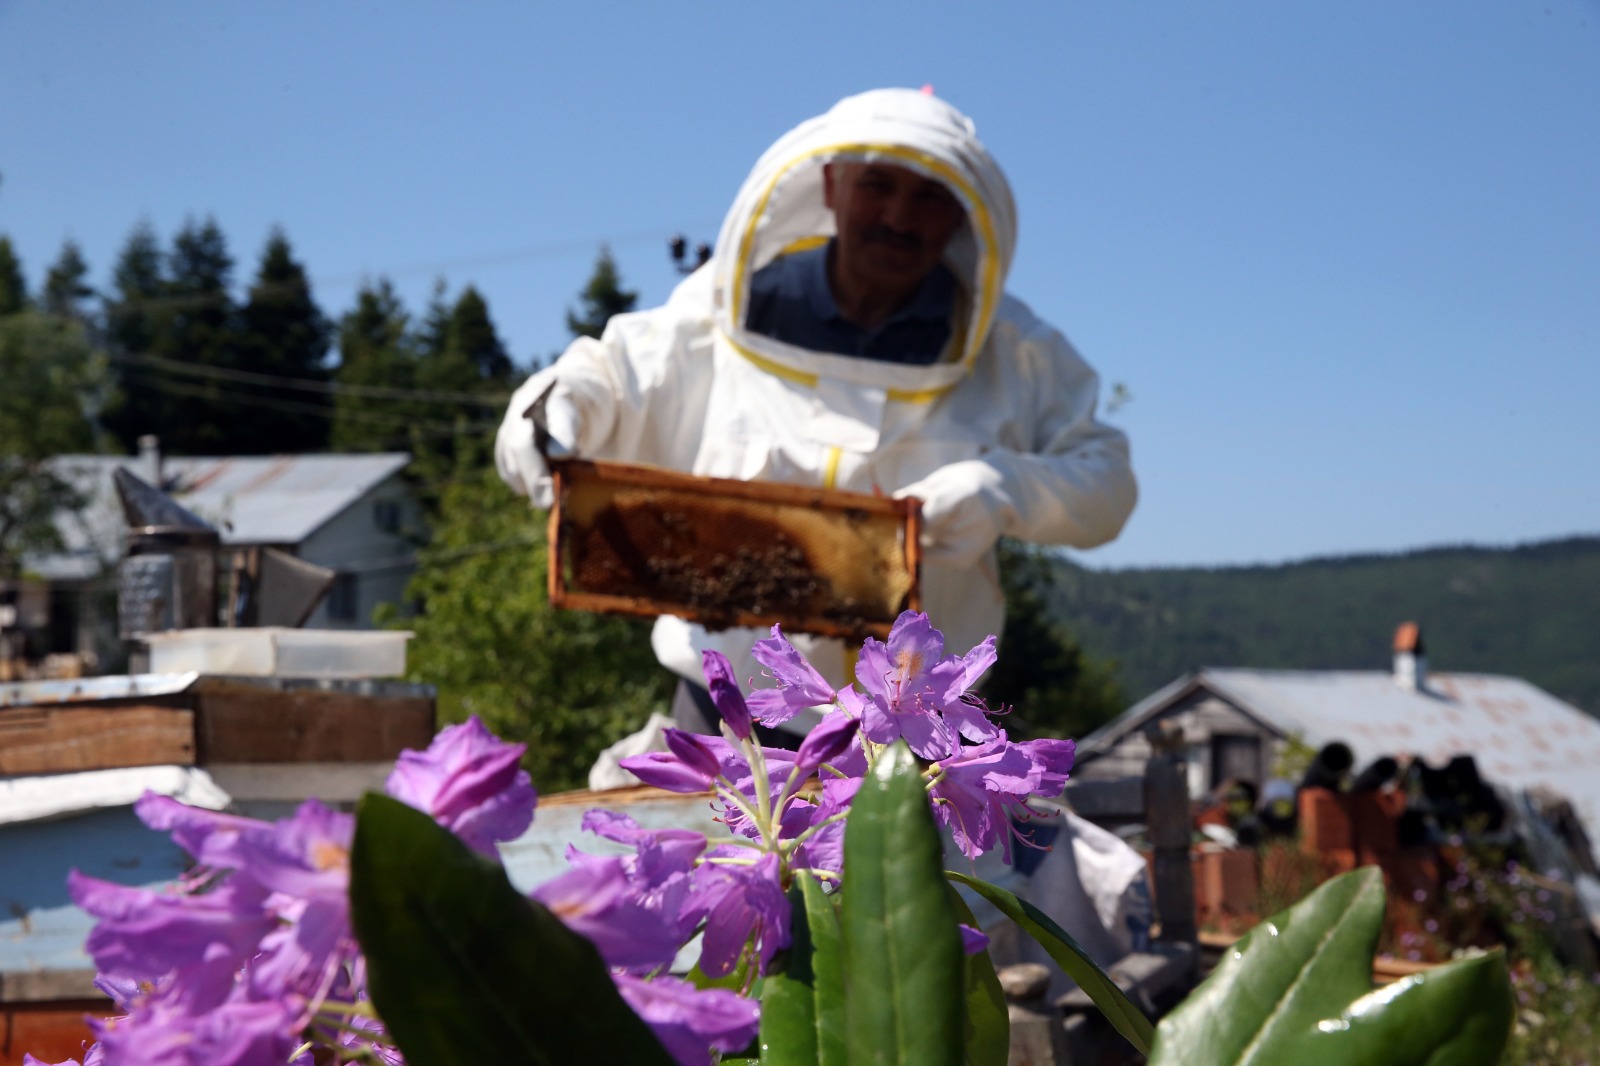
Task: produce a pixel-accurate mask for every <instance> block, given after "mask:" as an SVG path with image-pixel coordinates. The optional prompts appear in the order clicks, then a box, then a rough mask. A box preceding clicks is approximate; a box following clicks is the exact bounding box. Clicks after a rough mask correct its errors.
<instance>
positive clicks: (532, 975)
mask: <svg viewBox="0 0 1600 1066" xmlns="http://www.w3.org/2000/svg"><path fill="white" fill-rule="evenodd" d="M350 905H351V918H352V922H353V924H354V927H355V934H356V939H357V940H358V941H360V943H361V948H362V951H363V952H364V953H365V955H366V958H367V973H368V986H369V990H370V993H371V996H372V1001H373V1003H374V1004H375V1005H376V1006H377V1008H378V1013H379V1014H380V1015H381V1016H382V1017H383V1019H384V1023H385V1024H386V1025H387V1026H388V1028H389V1032H390V1033H391V1034H392V1035H393V1036H394V1039H395V1042H396V1043H397V1044H398V1045H399V1046H400V1049H401V1051H402V1052H404V1054H405V1057H406V1062H407V1063H409V1066H468V1064H473V1066H476V1064H479V1063H485V1062H516V1063H529V1064H535V1066H544V1064H547V1063H548V1064H550V1066H560V1064H567V1063H573V1062H584V1061H588V1062H628V1063H648V1064H651V1066H672V1058H671V1057H670V1056H669V1055H668V1054H667V1053H666V1051H665V1050H664V1049H663V1048H662V1047H661V1045H660V1043H659V1042H658V1041H657V1040H656V1038H655V1036H654V1034H652V1033H651V1032H650V1030H649V1029H648V1028H647V1027H646V1026H645V1024H644V1022H642V1021H640V1020H639V1017H638V1016H637V1015H635V1014H634V1013H633V1011H632V1010H630V1009H629V1008H628V1006H627V1004H626V1003H624V1002H623V1001H622V997H621V996H619V995H618V994H617V990H616V987H615V986H614V985H613V984H612V983H611V978H610V976H609V974H607V972H606V968H605V964H604V963H602V962H601V960H600V955H599V953H598V952H596V951H595V949H594V946H593V945H592V944H590V943H589V942H588V941H587V940H585V939H584V938H583V937H581V936H578V935H577V934H576V933H574V932H572V931H571V930H569V929H568V928H567V927H566V926H564V925H562V924H561V922H560V920H559V919H557V918H556V917H555V916H554V915H553V914H551V913H550V912H549V911H548V910H546V909H545V908H544V907H542V906H540V905H539V904H538V903H536V902H535V901H533V900H530V899H528V898H527V897H525V896H523V895H522V894H521V893H519V892H518V891H517V890H516V889H515V888H513V887H512V886H511V883H510V882H509V881H508V880H507V879H506V875H505V871H504V870H503V869H502V868H501V867H499V866H498V865H496V864H494V863H491V862H489V861H488V860H486V859H484V858H482V857H481V856H479V855H477V854H475V853H474V852H472V850H471V849H469V848H468V847H467V846H466V845H465V844H462V843H461V841H459V840H458V839H456V837H455V835H454V834H453V833H451V832H450V831H449V830H447V829H445V828H443V827H442V826H440V825H438V824H437V823H436V822H434V820H433V819H432V818H430V817H428V815H426V814H424V813H422V812H421V811H418V810H414V809H413V808H411V807H408V806H406V805H405V804H403V803H400V802H399V801H397V800H393V799H390V798H389V797H387V796H382V795H378V794H376V793H368V794H367V795H366V796H365V797H363V798H362V800H361V803H360V805H359V807H358V808H357V813H356V835H355V844H354V846H353V848H352V849H351V854H350Z"/></svg>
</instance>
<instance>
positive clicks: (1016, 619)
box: [982, 540, 1127, 737]
mask: <svg viewBox="0 0 1600 1066" xmlns="http://www.w3.org/2000/svg"><path fill="white" fill-rule="evenodd" d="M1052 573H1053V568H1052V566H1051V565H1050V560H1049V558H1048V557H1047V556H1045V555H1043V554H1042V553H1041V552H1040V550H1039V549H1037V548H1034V547H1032V546H1030V545H1026V544H1023V543H1021V542H1020V541H1011V540H1002V541H1001V542H1000V584H1001V587H1002V588H1003V589H1004V590H1005V597H1006V622H1005V631H1004V636H1003V638H1002V641H1001V648H1000V658H999V661H997V662H996V663H995V665H994V666H993V667H992V668H991V669H990V671H989V673H988V674H987V675H986V676H985V677H984V679H983V689H982V691H983V698H984V699H985V700H987V701H988V703H989V705H990V706H991V707H995V708H999V707H1002V706H1003V707H1006V708H1011V709H1014V711H1015V714H1016V717H1015V718H1014V719H1013V720H1012V722H1011V725H1010V726H1009V728H1010V729H1011V731H1012V732H1013V733H1016V734H1018V735H1019V736H1020V735H1027V736H1035V737H1037V736H1051V737H1081V736H1083V735H1085V734H1087V733H1090V732H1092V731H1093V730H1094V729H1095V728H1096V727H1098V726H1101V725H1104V724H1105V723H1106V722H1109V721H1110V720H1111V719H1113V718H1115V717H1116V716H1117V715H1118V714H1120V713H1122V710H1123V708H1124V707H1126V705H1127V704H1126V702H1125V701H1124V700H1123V698H1122V692H1121V689H1120V688H1119V687H1118V685H1117V683H1116V672H1115V669H1114V667H1113V666H1112V665H1111V664H1108V663H1102V662H1099V661H1097V660H1095V659H1093V658H1091V657H1090V656H1089V655H1088V654H1086V653H1085V652H1084V650H1083V648H1082V647H1081V646H1079V644H1078V642H1077V640H1075V639H1074V638H1073V637H1072V635H1071V634H1070V633H1067V632H1066V631H1065V630H1063V629H1062V628H1061V627H1060V626H1059V625H1057V624H1056V623H1055V622H1053V621H1052V620H1051V618H1050V610H1049V604H1048V602H1047V600H1046V595H1047V593H1048V591H1049V589H1050V586H1051V583H1052V580H1053V578H1052V577H1051V575H1052Z"/></svg>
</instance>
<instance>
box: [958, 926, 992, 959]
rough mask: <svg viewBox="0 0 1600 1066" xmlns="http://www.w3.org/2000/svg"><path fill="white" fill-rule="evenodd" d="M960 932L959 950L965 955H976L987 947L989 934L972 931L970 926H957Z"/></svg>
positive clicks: (978, 930)
mask: <svg viewBox="0 0 1600 1066" xmlns="http://www.w3.org/2000/svg"><path fill="white" fill-rule="evenodd" d="M956 928H957V929H959V930H961V950H962V952H963V953H964V954H967V955H976V954H977V953H978V952H980V951H983V950H985V949H987V948H988V946H989V934H988V933H985V932H984V931H983V930H981V929H974V928H973V927H972V926H970V925H958V926H956Z"/></svg>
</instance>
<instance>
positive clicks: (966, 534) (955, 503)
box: [895, 459, 1014, 567]
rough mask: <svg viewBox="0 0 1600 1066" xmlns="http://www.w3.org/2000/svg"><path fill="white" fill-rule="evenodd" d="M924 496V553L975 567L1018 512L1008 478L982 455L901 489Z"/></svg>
mask: <svg viewBox="0 0 1600 1066" xmlns="http://www.w3.org/2000/svg"><path fill="white" fill-rule="evenodd" d="M907 496H915V497H917V498H918V499H920V500H921V501H922V547H923V558H924V559H926V560H927V561H928V562H930V563H936V564H938V565H940V566H950V567H961V566H971V565H973V564H974V563H976V562H977V561H978V560H979V559H981V558H983V556H984V555H985V554H987V553H988V552H989V550H990V549H992V548H993V547H994V544H995V541H997V540H999V539H1000V535H1001V534H1002V533H1004V532H1005V529H1006V522H1007V520H1008V519H1009V518H1010V516H1011V513H1012V511H1013V509H1014V508H1013V504H1012V502H1011V497H1010V495H1009V494H1008V493H1007V492H1006V490H1005V478H1004V477H1002V476H1001V474H1000V471H998V470H996V469H995V468H994V467H993V466H991V465H989V464H988V463H986V462H984V461H983V460H981V459H967V460H963V461H961V462H959V463H951V464H950V465H949V466H942V467H940V468H939V469H938V470H935V471H934V472H933V473H931V474H929V475H928V476H927V477H925V478H923V479H922V480H921V481H918V482H916V483H915V484H912V485H907V486H906V487H905V488H903V489H900V490H899V491H898V492H896V493H895V497H896V498H897V499H903V498H905V497H907Z"/></svg>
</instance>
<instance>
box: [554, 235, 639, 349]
mask: <svg viewBox="0 0 1600 1066" xmlns="http://www.w3.org/2000/svg"><path fill="white" fill-rule="evenodd" d="M638 301H639V294H638V293H637V292H629V291H627V290H626V289H624V288H622V278H621V276H620V275H619V274H618V273H617V263H616V260H614V259H612V258H611V249H610V248H607V247H606V246H605V245H601V246H600V256H599V258H597V259H596V260H595V263H594V273H593V274H591V275H590V276H589V283H588V284H587V285H585V286H584V289H583V292H581V293H579V294H578V305H579V306H578V310H577V312H572V311H568V312H567V328H568V329H569V330H571V331H572V335H573V336H575V337H599V336H600V334H601V333H602V332H604V330H605V328H606V323H607V322H609V321H610V320H611V316H612V315H620V314H624V313H626V312H628V311H632V310H633V306H634V304H636V303H638Z"/></svg>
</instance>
